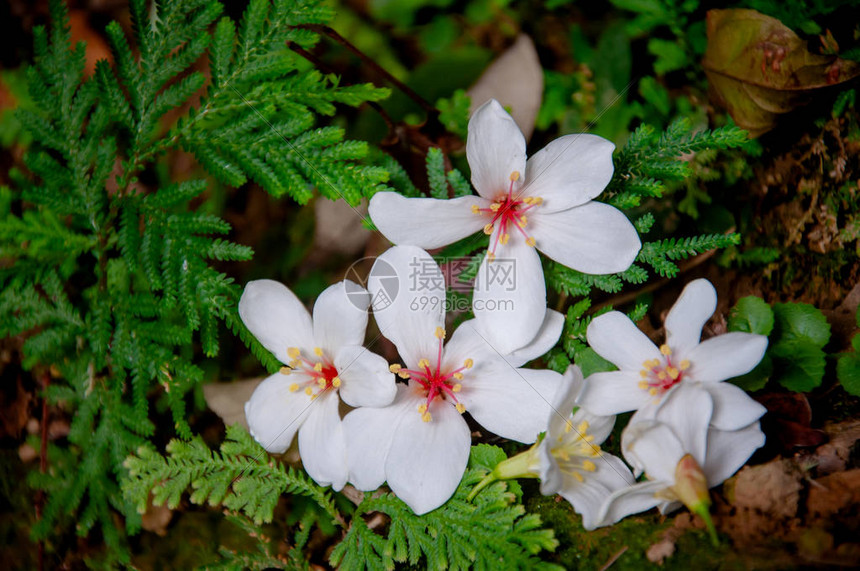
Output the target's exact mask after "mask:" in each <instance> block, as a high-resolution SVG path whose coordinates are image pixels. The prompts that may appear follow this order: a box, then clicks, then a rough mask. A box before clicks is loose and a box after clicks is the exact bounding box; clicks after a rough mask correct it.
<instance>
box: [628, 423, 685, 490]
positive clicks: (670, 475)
mask: <svg viewBox="0 0 860 571" xmlns="http://www.w3.org/2000/svg"><path fill="white" fill-rule="evenodd" d="M621 451H622V453H623V454H624V459H625V460H627V463H628V464H630V466H632V467H633V470H634V473H635V474H640V473H642V472H645V473H646V474H648V477H649V478H651V479H653V480H662V481H665V482H674V481H675V469H676V468H677V466H678V462H680V461H681V458H683V457H684V456H685V455H686V454H687V453H688V452H690V451H689V450H687V449H686V447H685V446H684V444H683V442H681V440H680V438H679V435H678V434H676V433H675V431H674V430H673V428H672V427H671V426H669V425H668V424H665V423H662V422H658V421H655V420H642V421H640V422H631V423H630V424H628V425H627V428H625V429H624V432H622V433H621Z"/></svg>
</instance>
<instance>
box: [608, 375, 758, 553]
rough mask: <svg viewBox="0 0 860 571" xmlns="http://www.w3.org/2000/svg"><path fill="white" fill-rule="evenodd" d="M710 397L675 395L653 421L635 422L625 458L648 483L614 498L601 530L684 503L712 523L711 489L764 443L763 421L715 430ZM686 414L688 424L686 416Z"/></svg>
mask: <svg viewBox="0 0 860 571" xmlns="http://www.w3.org/2000/svg"><path fill="white" fill-rule="evenodd" d="M712 410H713V402H712V401H711V396H710V395H709V394H708V393H707V392H705V391H701V390H696V388H695V387H692V386H681V387H679V388H678V389H676V390H674V391H672V393H671V394H670V395H668V396H667V397H666V398H665V399H664V400H663V401H662V402H661V403H660V404H659V405H658V406H656V407H654V409H653V414H652V415H651V417H650V418H641V419H639V421H637V422H631V423H630V424H629V425H628V426H627V428H625V429H624V432H623V433H622V436H621V449H622V452H623V454H624V458H625V459H626V460H627V461H628V462H629V463H630V465H631V466H633V469H634V473H635V474H637V475H639V474H642V473H643V472H644V473H645V474H646V476H647V478H648V479H647V480H646V481H643V482H640V483H638V484H635V485H633V486H631V487H629V488H627V489H621V490H618V491H616V492H615V493H613V494H612V495H611V496H610V497H609V498H608V499H607V501H606V503H605V504H604V506H603V509H602V510H601V514H600V520H601V525H609V524H612V523H615V522H616V521H618V520H620V519H622V518H623V517H626V516H628V515H630V514H634V513H639V512H642V511H645V510H648V509H651V508H653V507H659V508H660V511H661V512H662V513H666V512H669V511H672V510H673V509H676V508H677V507H678V506H680V504H681V503H683V504H684V505H686V506H687V507H688V508H689V509H690V510H691V511H693V512H694V513H697V514H699V515H700V516H702V517H703V518H704V519H705V522H706V524H708V526H709V528H710V529H711V532H712V534H714V536H715V532H714V531H713V526H712V524H711V522H710V515H709V513H708V507H709V506H710V498H709V495H708V488H712V487H714V486H717V485H719V484H721V483H722V482H723V481H725V480H726V479H727V478H728V477H729V476H731V475H732V474H734V473H735V472H736V471H737V470H738V469H739V468H740V467H741V466H743V465H744V463H745V462H746V461H747V459H749V457H750V456H751V455H752V453H753V452H754V451H755V450H756V449H757V448H759V447H760V446H762V445H763V444H764V433H762V431H761V428H760V427H759V423H758V421H755V422H753V423H751V424H750V425H748V426H745V427H742V428H739V429H737V430H731V431H727V430H719V429H717V428H714V427H713V426H712V425H711V412H712ZM682 415H683V420H681V416H682Z"/></svg>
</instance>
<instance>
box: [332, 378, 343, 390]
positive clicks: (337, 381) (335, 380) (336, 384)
mask: <svg viewBox="0 0 860 571" xmlns="http://www.w3.org/2000/svg"><path fill="white" fill-rule="evenodd" d="M340 385H341V380H340V377H335V378H333V379H332V380H331V386H333V387H334V388H338V387H340Z"/></svg>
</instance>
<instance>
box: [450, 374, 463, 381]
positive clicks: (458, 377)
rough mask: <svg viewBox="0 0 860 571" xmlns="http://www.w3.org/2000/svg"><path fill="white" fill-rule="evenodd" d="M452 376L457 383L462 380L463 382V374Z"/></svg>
mask: <svg viewBox="0 0 860 571" xmlns="http://www.w3.org/2000/svg"><path fill="white" fill-rule="evenodd" d="M452 376H453V377H454V378H455V379H457V380H458V381H462V380H463V373H454V374H453V375H452Z"/></svg>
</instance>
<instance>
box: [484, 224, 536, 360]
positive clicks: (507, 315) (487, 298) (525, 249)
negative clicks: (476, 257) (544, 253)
mask: <svg viewBox="0 0 860 571" xmlns="http://www.w3.org/2000/svg"><path fill="white" fill-rule="evenodd" d="M497 232H498V230H497V231H496V233H497ZM494 236H495V233H494ZM493 239H494V237H491V238H490V240H491V243H492V240H493ZM472 308H473V311H474V313H475V318H476V319H478V320H479V321H480V324H481V325H480V329H481V332H482V333H483V334H486V336H487V341H488V342H489V343H490V345H492V346H493V347H494V348H495V349H496V350H497V351H498V352H499V353H501V354H502V355H507V354H510V353H512V352H514V351H515V350H517V349H519V348H520V347H523V346H525V345H527V344H528V343H529V342H531V341H532V340H533V339H534V338H535V336H536V335H537V333H538V330H539V329H540V327H541V325H542V324H543V322H544V318H545V317H546V282H545V281H544V277H543V268H542V267H541V264H540V256H538V253H537V252H536V251H535V249H534V248H532V247H531V246H529V245H527V244H526V243H525V240H524V239H523V238H522V236H520V235H516V236H515V235H513V234H511V238H510V241H509V242H508V243H507V244H499V245H498V247H497V248H496V259H494V260H493V261H489V255H488V256H487V257H485V258H484V260H483V261H482V262H481V266H480V268H479V269H478V277H477V281H476V283H475V292H474V295H473V297H472Z"/></svg>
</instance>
